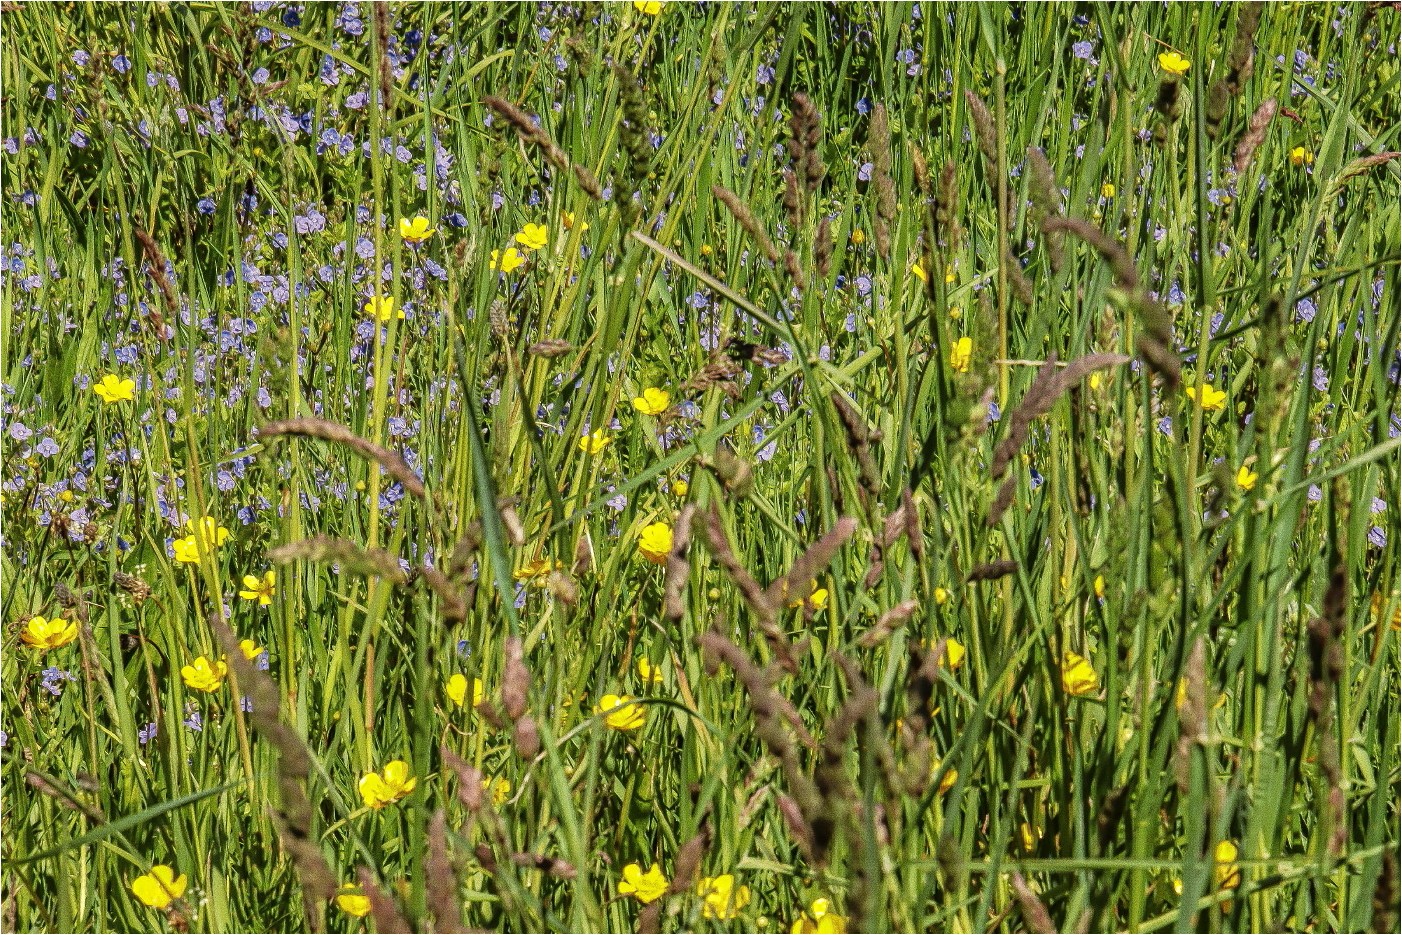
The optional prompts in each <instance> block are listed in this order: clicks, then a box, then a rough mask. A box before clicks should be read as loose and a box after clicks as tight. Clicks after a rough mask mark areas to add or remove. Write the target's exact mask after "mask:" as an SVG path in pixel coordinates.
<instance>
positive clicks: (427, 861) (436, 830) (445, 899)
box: [424, 808, 463, 932]
mask: <svg viewBox="0 0 1402 935" xmlns="http://www.w3.org/2000/svg"><path fill="white" fill-rule="evenodd" d="M424 890H425V894H426V901H427V903H428V909H429V912H431V913H433V930H434V931H435V932H461V931H463V927H462V909H461V908H460V907H459V905H458V881H457V877H456V876H455V875H454V873H453V862H452V860H451V858H449V856H448V819H447V816H446V814H445V813H444V811H443V809H441V808H440V809H438V810H437V811H436V812H434V813H433V817H432V818H430V819H429V822H428V855H427V856H426V857H425V858H424Z"/></svg>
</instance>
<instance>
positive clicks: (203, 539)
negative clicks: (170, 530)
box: [171, 516, 229, 565]
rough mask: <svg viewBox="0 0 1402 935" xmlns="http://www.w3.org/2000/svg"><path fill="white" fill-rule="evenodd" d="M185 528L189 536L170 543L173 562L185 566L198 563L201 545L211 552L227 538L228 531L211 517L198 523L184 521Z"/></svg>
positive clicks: (192, 520)
mask: <svg viewBox="0 0 1402 935" xmlns="http://www.w3.org/2000/svg"><path fill="white" fill-rule="evenodd" d="M185 528H186V529H188V530H189V531H190V535H188V536H186V537H185V538H184V539H176V540H175V541H174V542H172V543H171V550H172V551H173V552H174V553H175V560H176V561H177V562H181V563H184V564H186V565H196V564H198V563H199V560H200V545H201V544H203V545H204V547H205V549H206V551H209V552H213V551H214V550H215V549H217V548H219V546H221V545H223V544H224V543H225V541H226V540H228V538H229V530H227V529H225V528H224V527H223V526H220V525H219V524H218V523H217V522H216V521H215V520H214V518H213V517H212V516H206V517H204V518H203V519H201V520H200V521H198V522H196V521H195V520H194V519H188V520H186V521H185Z"/></svg>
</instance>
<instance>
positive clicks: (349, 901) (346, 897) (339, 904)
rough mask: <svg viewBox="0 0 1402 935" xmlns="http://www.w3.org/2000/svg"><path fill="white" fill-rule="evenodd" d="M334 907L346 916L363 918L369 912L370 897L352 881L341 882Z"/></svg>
mask: <svg viewBox="0 0 1402 935" xmlns="http://www.w3.org/2000/svg"><path fill="white" fill-rule="evenodd" d="M336 908H337V909H339V910H341V911H342V912H344V913H345V914H346V915H348V916H355V917H356V918H357V919H363V918H364V917H365V916H368V915H369V914H370V897H369V896H366V895H365V894H364V893H362V892H361V891H360V887H358V886H356V885H355V884H354V883H342V884H341V891H340V892H339V893H337V894H336Z"/></svg>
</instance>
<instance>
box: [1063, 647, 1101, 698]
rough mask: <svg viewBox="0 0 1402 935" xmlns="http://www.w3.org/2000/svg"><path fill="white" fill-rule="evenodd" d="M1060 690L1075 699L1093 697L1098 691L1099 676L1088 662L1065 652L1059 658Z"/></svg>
mask: <svg viewBox="0 0 1402 935" xmlns="http://www.w3.org/2000/svg"><path fill="white" fill-rule="evenodd" d="M1061 688H1062V690H1063V691H1065V692H1066V693H1067V694H1068V695H1075V696H1076V697H1081V696H1083V695H1093V694H1095V693H1096V692H1098V691H1099V690H1100V676H1098V675H1096V674H1095V669H1094V668H1093V667H1092V666H1091V664H1090V660H1088V659H1086V658H1085V657H1084V656H1078V655H1076V654H1075V653H1073V652H1071V651H1070V650H1067V651H1066V652H1065V653H1064V654H1063V655H1062V657H1061Z"/></svg>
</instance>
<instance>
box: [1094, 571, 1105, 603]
mask: <svg viewBox="0 0 1402 935" xmlns="http://www.w3.org/2000/svg"><path fill="white" fill-rule="evenodd" d="M1091 588H1093V589H1094V590H1095V596H1096V598H1097V599H1099V600H1104V599H1105V576H1104V575H1096V576H1095V580H1094V581H1093V582H1091Z"/></svg>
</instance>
